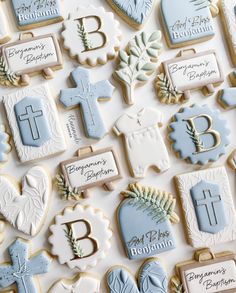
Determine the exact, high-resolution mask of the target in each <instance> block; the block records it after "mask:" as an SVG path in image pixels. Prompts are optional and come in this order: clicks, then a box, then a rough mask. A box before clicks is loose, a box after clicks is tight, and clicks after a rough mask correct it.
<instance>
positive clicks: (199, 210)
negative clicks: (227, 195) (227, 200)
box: [190, 180, 227, 234]
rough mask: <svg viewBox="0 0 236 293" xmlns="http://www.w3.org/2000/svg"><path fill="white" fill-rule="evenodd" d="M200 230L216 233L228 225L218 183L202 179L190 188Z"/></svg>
mask: <svg viewBox="0 0 236 293" xmlns="http://www.w3.org/2000/svg"><path fill="white" fill-rule="evenodd" d="M190 193H191V197H192V201H193V206H194V209H195V212H196V217H197V222H198V227H199V230H200V231H202V232H206V233H211V234H216V233H218V232H220V231H221V230H223V229H224V228H225V227H226V226H227V221H226V216H225V210H224V203H223V199H222V196H221V192H220V188H219V185H218V184H215V183H212V182H208V181H205V180H202V181H200V182H199V183H197V184H196V185H195V186H193V187H192V188H191V190H190Z"/></svg>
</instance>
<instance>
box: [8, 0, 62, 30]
mask: <svg viewBox="0 0 236 293" xmlns="http://www.w3.org/2000/svg"><path fill="white" fill-rule="evenodd" d="M11 2H12V7H13V10H14V13H15V17H16V22H17V25H18V28H19V29H22V30H23V29H28V28H29V27H34V26H43V25H46V24H50V23H54V22H59V21H62V20H63V17H62V12H61V6H60V2H61V0H36V1H35V0H11Z"/></svg>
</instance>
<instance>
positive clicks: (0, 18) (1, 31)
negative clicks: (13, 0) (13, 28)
mask: <svg viewBox="0 0 236 293" xmlns="http://www.w3.org/2000/svg"><path fill="white" fill-rule="evenodd" d="M6 39H9V31H8V27H7V23H6V18H5V15H4V13H3V11H2V10H1V9H0V44H1V41H4V42H5V40H6Z"/></svg>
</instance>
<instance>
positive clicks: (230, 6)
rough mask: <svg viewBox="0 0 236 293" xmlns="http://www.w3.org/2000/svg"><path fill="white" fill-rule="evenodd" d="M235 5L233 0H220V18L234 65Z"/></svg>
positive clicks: (235, 50)
mask: <svg viewBox="0 0 236 293" xmlns="http://www.w3.org/2000/svg"><path fill="white" fill-rule="evenodd" d="M235 6H236V1H235V0H221V1H220V10H221V19H222V23H223V26H224V30H225V34H226V39H227V43H228V46H229V51H230V55H231V59H232V62H233V64H234V66H236V36H235V33H234V32H235V29H236V18H235V15H236V10H235Z"/></svg>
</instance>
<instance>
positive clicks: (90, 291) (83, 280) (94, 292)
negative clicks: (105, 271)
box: [48, 273, 100, 293]
mask: <svg viewBox="0 0 236 293" xmlns="http://www.w3.org/2000/svg"><path fill="white" fill-rule="evenodd" d="M77 278H78V279H77V280H76V281H75V282H73V281H68V280H60V281H58V282H57V283H56V284H55V285H53V287H52V288H51V289H50V290H49V291H48V293H68V292H73V293H98V292H99V288H100V281H99V280H98V279H97V278H95V277H93V275H90V274H87V273H85V274H81V276H80V275H78V277H77Z"/></svg>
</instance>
